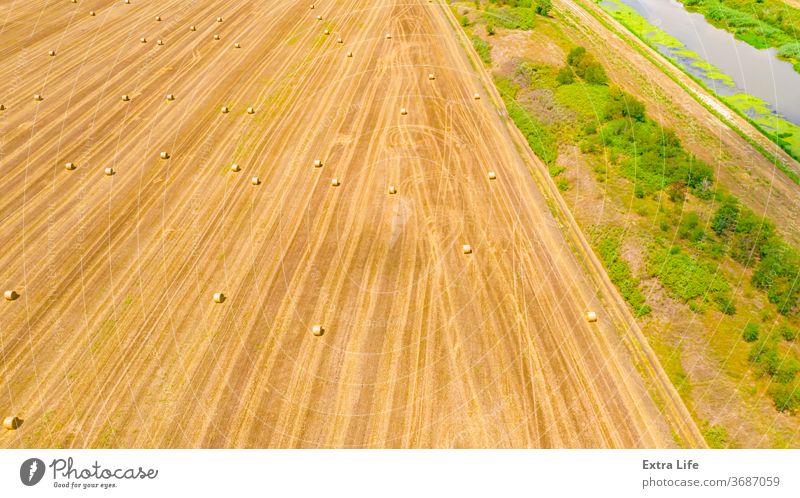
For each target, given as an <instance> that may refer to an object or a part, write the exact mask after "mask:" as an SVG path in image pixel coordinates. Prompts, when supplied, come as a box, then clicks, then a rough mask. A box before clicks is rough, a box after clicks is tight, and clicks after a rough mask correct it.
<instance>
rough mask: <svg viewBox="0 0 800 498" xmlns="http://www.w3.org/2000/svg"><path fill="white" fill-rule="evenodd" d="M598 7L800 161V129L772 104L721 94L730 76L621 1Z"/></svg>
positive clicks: (603, 1)
mask: <svg viewBox="0 0 800 498" xmlns="http://www.w3.org/2000/svg"><path fill="white" fill-rule="evenodd" d="M595 3H596V4H597V5H599V7H600V8H601V9H603V10H604V11H605V12H607V13H608V14H609V15H610V16H612V17H613V18H614V19H615V20H617V21H618V22H619V23H620V24H622V25H623V26H624V27H625V28H626V29H628V30H629V31H630V32H631V33H632V34H634V35H635V36H636V37H637V38H639V39H640V40H642V41H643V42H644V43H646V44H647V45H648V46H650V47H651V48H653V49H654V50H656V51H658V52H659V53H661V54H662V55H663V56H664V57H665V58H666V59H667V60H668V61H670V62H671V63H672V64H673V65H675V66H676V67H678V68H679V69H680V70H682V71H683V72H684V73H686V74H687V75H688V76H689V77H690V78H692V79H693V80H694V81H695V82H697V83H698V84H699V85H700V86H702V87H703V89H705V90H706V91H708V92H710V93H712V94H714V95H716V97H717V98H718V99H719V100H721V101H722V102H724V103H725V104H726V105H727V106H728V107H729V108H730V109H731V110H733V111H734V112H735V113H736V114H738V115H739V116H740V117H741V118H743V119H745V120H747V121H748V122H749V123H751V124H752V125H753V126H754V127H755V128H756V129H757V130H758V131H759V132H760V133H762V134H763V135H764V136H766V137H767V138H768V139H769V140H771V141H772V142H773V143H775V144H776V145H778V146H779V147H780V148H781V149H783V150H784V151H785V152H786V153H787V154H789V155H790V156H791V157H792V158H793V159H795V160H798V159H800V126H798V125H796V124H794V123H792V122H790V121H788V120H787V119H785V118H783V117H782V116H780V115H778V114H777V113H775V112H774V110H773V109H772V106H771V105H770V104H769V103H767V102H765V101H763V100H761V99H759V98H758V97H755V96H753V95H750V94H748V93H745V92H741V91H739V92H736V93H732V94H729V93H730V92H729V91H725V92H722V91H720V90H721V89H723V88H724V89H730V88H732V87H733V86H734V85H733V80H732V78H731V77H730V76H729V75H727V74H726V73H725V72H723V71H722V70H720V69H719V68H717V67H715V66H713V65H711V64H709V63H708V62H707V61H705V60H704V59H703V58H702V57H701V56H700V55H699V54H697V53H696V52H693V51H691V50H689V49H688V48H686V46H685V45H684V44H683V43H682V42H681V41H679V40H678V39H676V38H674V37H672V36H670V35H669V34H668V33H667V32H665V31H664V30H662V29H661V28H659V27H657V26H654V25H653V24H651V23H650V22H648V21H647V20H646V19H645V18H644V17H643V16H642V15H641V14H640V13H639V12H637V11H636V10H635V9H634V8H632V7H630V6H629V5H627V4H625V3H623V2H622V0H595ZM784 166H786V165H784ZM782 169H783V171H784V173H786V174H787V175H789V176H790V178H792V179H793V180H794V181H795V182H798V183H800V171H798V170H797V169H795V168H791V167H783V168H782Z"/></svg>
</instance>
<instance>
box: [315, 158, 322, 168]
mask: <svg viewBox="0 0 800 498" xmlns="http://www.w3.org/2000/svg"><path fill="white" fill-rule="evenodd" d="M314 167H315V168H321V167H322V160H320V159H314Z"/></svg>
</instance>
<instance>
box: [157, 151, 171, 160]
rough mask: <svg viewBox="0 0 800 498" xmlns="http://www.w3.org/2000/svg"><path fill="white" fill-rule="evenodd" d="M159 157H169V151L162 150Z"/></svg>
mask: <svg viewBox="0 0 800 498" xmlns="http://www.w3.org/2000/svg"><path fill="white" fill-rule="evenodd" d="M159 157H161V159H169V152H163V151H162V152H161V154H159Z"/></svg>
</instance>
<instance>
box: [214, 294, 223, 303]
mask: <svg viewBox="0 0 800 498" xmlns="http://www.w3.org/2000/svg"><path fill="white" fill-rule="evenodd" d="M223 301H225V294H223V293H221V292H215V293H214V302H215V303H221V302H223Z"/></svg>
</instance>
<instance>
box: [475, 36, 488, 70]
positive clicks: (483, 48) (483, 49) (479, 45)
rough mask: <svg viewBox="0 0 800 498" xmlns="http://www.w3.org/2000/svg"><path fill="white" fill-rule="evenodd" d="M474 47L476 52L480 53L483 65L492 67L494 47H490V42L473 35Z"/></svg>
mask: <svg viewBox="0 0 800 498" xmlns="http://www.w3.org/2000/svg"><path fill="white" fill-rule="evenodd" d="M472 46H473V47H475V51H476V52H478V57H480V58H481V60H482V61H483V63H484V64H486V65H487V66H490V65H491V64H492V46H491V45H489V42H487V41H486V40H484V39H483V38H481V37H480V36H478V35H472Z"/></svg>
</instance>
